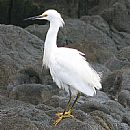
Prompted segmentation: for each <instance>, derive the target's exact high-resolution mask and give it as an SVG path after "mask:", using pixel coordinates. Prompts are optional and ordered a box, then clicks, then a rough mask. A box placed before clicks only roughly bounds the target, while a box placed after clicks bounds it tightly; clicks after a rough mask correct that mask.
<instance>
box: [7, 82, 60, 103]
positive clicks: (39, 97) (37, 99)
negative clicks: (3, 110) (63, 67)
mask: <svg viewBox="0 0 130 130" xmlns="http://www.w3.org/2000/svg"><path fill="white" fill-rule="evenodd" d="M7 90H8V93H9V97H10V98H12V99H15V100H21V101H24V102H28V103H32V104H39V103H44V102H46V101H48V100H50V98H51V97H52V96H53V95H55V94H58V90H59V89H58V87H57V86H54V85H53V86H52V85H47V86H45V85H41V84H22V85H15V86H8V88H7Z"/></svg>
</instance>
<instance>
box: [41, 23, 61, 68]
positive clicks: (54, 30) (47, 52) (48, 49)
mask: <svg viewBox="0 0 130 130" xmlns="http://www.w3.org/2000/svg"><path fill="white" fill-rule="evenodd" d="M58 31H59V26H57V25H56V24H55V23H51V22H50V28H49V30H48V32H47V35H46V40H45V44H44V57H43V65H44V64H45V65H46V66H47V67H49V62H50V57H51V55H52V54H53V52H54V51H55V50H56V49H57V44H56V42H57V34H58Z"/></svg>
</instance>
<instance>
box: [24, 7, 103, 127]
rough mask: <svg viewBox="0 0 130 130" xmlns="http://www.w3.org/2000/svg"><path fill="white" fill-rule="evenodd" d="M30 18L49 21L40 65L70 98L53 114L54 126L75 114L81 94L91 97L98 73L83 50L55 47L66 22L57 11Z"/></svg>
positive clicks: (98, 77) (51, 10) (94, 91)
mask: <svg viewBox="0 0 130 130" xmlns="http://www.w3.org/2000/svg"><path fill="white" fill-rule="evenodd" d="M29 19H30V20H35V19H44V20H48V21H49V22H50V26H49V29H48V32H47V34H46V38H45V43H44V54H43V60H42V66H45V67H46V68H49V70H50V74H51V76H52V79H53V81H54V82H55V83H56V85H57V86H58V87H59V88H60V89H64V90H65V91H67V92H68V93H69V94H70V99H69V101H68V103H67V105H66V107H65V109H64V111H63V112H62V113H56V116H57V119H56V120H55V121H54V123H53V124H54V125H55V126H56V125H57V124H59V123H60V122H61V121H62V120H63V119H65V118H71V117H74V116H73V114H72V112H73V108H74V106H75V104H76V102H77V101H78V99H79V97H80V95H81V93H83V94H85V95H87V96H94V95H95V94H96V90H99V89H101V88H102V85H101V75H100V74H99V73H98V72H96V71H95V70H94V69H93V68H92V66H91V65H90V64H89V63H88V62H87V61H86V58H85V54H84V53H82V52H80V51H78V50H77V49H74V48H67V47H58V46H57V35H58V32H59V29H60V27H63V26H64V25H65V22H64V20H63V18H62V17H61V14H60V13H59V12H57V11H56V10H54V9H49V10H46V11H45V12H44V13H42V14H41V15H38V16H34V17H30V18H27V19H25V20H29ZM74 99H75V100H74ZM72 101H73V102H72ZM71 104H72V105H71Z"/></svg>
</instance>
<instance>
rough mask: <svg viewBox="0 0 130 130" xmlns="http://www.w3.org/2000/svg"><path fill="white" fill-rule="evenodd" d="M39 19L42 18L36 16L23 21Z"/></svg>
mask: <svg viewBox="0 0 130 130" xmlns="http://www.w3.org/2000/svg"><path fill="white" fill-rule="evenodd" d="M40 18H42V15H38V16H34V17H30V18H26V19H24V20H35V19H40Z"/></svg>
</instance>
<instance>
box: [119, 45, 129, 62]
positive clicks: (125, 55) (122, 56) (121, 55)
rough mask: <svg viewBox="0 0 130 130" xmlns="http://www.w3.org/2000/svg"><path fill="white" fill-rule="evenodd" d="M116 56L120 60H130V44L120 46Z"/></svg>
mask: <svg viewBox="0 0 130 130" xmlns="http://www.w3.org/2000/svg"><path fill="white" fill-rule="evenodd" d="M117 57H118V58H119V59H122V60H126V61H129V62H130V46H127V47H124V48H122V49H121V50H120V51H119V52H118V53H117Z"/></svg>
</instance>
